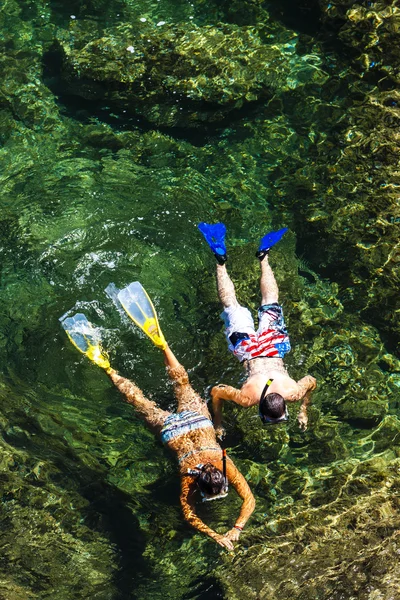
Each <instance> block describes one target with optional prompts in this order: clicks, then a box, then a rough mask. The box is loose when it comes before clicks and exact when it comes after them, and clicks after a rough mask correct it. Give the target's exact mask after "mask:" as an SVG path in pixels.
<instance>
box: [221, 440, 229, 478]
mask: <svg viewBox="0 0 400 600" xmlns="http://www.w3.org/2000/svg"><path fill="white" fill-rule="evenodd" d="M222 474H223V476H224V479H225V487H228V479H227V477H226V450H225V448H222Z"/></svg>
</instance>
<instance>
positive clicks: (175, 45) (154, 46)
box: [53, 22, 327, 126]
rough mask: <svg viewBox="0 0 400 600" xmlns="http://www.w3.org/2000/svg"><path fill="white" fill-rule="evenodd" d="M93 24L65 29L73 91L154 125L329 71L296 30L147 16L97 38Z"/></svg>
mask: <svg viewBox="0 0 400 600" xmlns="http://www.w3.org/2000/svg"><path fill="white" fill-rule="evenodd" d="M90 27H91V25H89V29H85V23H84V22H83V23H80V24H79V25H78V24H77V25H76V26H75V29H74V30H73V32H72V31H69V32H64V34H60V35H59V42H58V48H59V51H60V52H61V54H62V62H63V68H62V73H61V75H62V78H63V80H64V82H65V84H66V85H68V90H69V93H70V94H71V93H74V94H76V95H78V96H81V97H83V98H85V99H88V100H93V101H96V102H100V101H101V102H106V103H109V104H110V105H111V106H112V107H114V109H117V110H118V111H123V112H127V113H128V114H135V113H138V114H140V115H142V116H144V117H145V118H146V119H148V120H149V121H151V122H152V123H154V124H156V125H164V126H177V125H179V126H182V125H185V126H196V125H199V124H200V123H201V122H204V121H207V122H208V121H209V122H218V121H221V120H222V119H224V118H225V117H226V116H227V115H228V114H229V113H230V112H231V111H232V110H234V109H239V108H241V107H242V106H243V104H244V103H249V102H254V101H256V100H259V99H260V98H263V97H268V96H271V94H273V93H274V91H276V90H277V89H288V90H290V89H295V88H296V87H298V86H303V85H306V84H308V83H312V84H315V83H317V82H319V83H320V82H321V81H324V80H325V79H326V77H327V76H326V74H325V73H324V72H323V71H322V70H321V69H320V67H319V65H318V64H316V63H315V61H314V62H312V61H309V60H306V59H305V58H304V57H298V56H297V55H296V54H295V43H296V35H295V34H294V33H293V34H292V35H291V36H286V37H287V42H286V43H280V42H276V41H275V40H271V41H269V40H268V39H267V38H268V36H266V35H265V34H264V32H263V31H262V30H261V31H259V30H258V29H257V28H255V27H238V26H236V25H228V24H220V25H219V26H218V27H214V26H203V27H198V26H196V25H195V24H192V25H191V26H190V28H188V27H180V26H178V25H175V26H173V25H167V24H164V25H163V26H162V27H157V26H156V25H153V24H151V23H148V22H146V23H138V24H137V25H135V26H133V25H128V24H125V25H120V26H116V27H114V28H111V29H108V30H105V31H104V32H103V34H102V35H101V37H97V38H96V37H94V38H93V32H92V34H90V33H89V32H90ZM273 37H274V36H272V38H273ZM53 51H54V52H56V51H57V50H53ZM317 62H318V61H317Z"/></svg>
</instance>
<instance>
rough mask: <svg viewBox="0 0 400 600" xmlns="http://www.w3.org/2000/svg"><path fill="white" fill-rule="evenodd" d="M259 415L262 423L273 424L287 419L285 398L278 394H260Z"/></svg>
mask: <svg viewBox="0 0 400 600" xmlns="http://www.w3.org/2000/svg"><path fill="white" fill-rule="evenodd" d="M259 415H260V418H261V420H262V422H263V423H264V425H275V424H276V423H282V422H283V421H288V420H289V413H288V410H287V407H286V403H285V400H284V399H283V397H282V396H281V395H280V394H266V395H265V396H264V395H263V394H261V398H260V404H259Z"/></svg>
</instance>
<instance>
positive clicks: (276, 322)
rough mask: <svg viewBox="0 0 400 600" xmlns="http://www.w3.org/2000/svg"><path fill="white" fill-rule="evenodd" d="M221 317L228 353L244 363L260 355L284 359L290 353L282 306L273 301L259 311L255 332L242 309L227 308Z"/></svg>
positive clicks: (246, 311)
mask: <svg viewBox="0 0 400 600" xmlns="http://www.w3.org/2000/svg"><path fill="white" fill-rule="evenodd" d="M221 318H222V319H223V321H224V323H225V335H226V338H227V340H228V347H229V350H230V351H231V352H232V353H233V354H234V355H235V356H236V357H237V358H238V359H239V360H240V362H243V361H244V360H251V359H252V358H259V357H261V356H263V357H267V358H283V357H284V356H285V354H287V353H288V352H289V351H290V340H289V335H288V332H287V329H286V325H285V321H284V318H283V312H282V306H280V305H279V304H278V303H276V302H274V303H273V304H264V305H263V306H260V308H259V309H258V329H257V331H255V328H254V321H253V317H252V316H251V313H250V311H249V310H248V309H247V308H244V306H239V305H238V306H228V308H226V309H225V310H224V311H223V312H222V313H221Z"/></svg>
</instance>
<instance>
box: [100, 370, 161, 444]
mask: <svg viewBox="0 0 400 600" xmlns="http://www.w3.org/2000/svg"><path fill="white" fill-rule="evenodd" d="M107 375H108V376H109V377H110V379H111V381H112V382H113V384H114V385H115V386H116V387H117V388H118V389H119V391H120V392H121V394H123V396H124V397H125V398H124V399H125V401H126V402H128V404H132V405H133V406H134V407H135V410H136V412H137V414H138V416H139V417H140V418H141V419H143V420H144V421H145V422H146V424H147V425H148V427H149V428H150V429H152V430H153V431H154V432H155V433H160V431H161V429H162V426H163V423H164V421H165V419H166V418H167V417H168V416H169V415H170V414H171V413H169V412H168V411H166V410H162V409H161V408H159V407H158V406H157V404H156V403H155V402H152V401H151V400H148V399H147V398H146V397H145V395H144V394H143V392H142V390H141V389H139V388H138V387H137V385H136V384H134V383H133V381H130V380H129V379H126V378H125V377H121V376H120V375H118V373H117V371H114V369H112V368H111V367H110V368H109V369H107Z"/></svg>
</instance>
